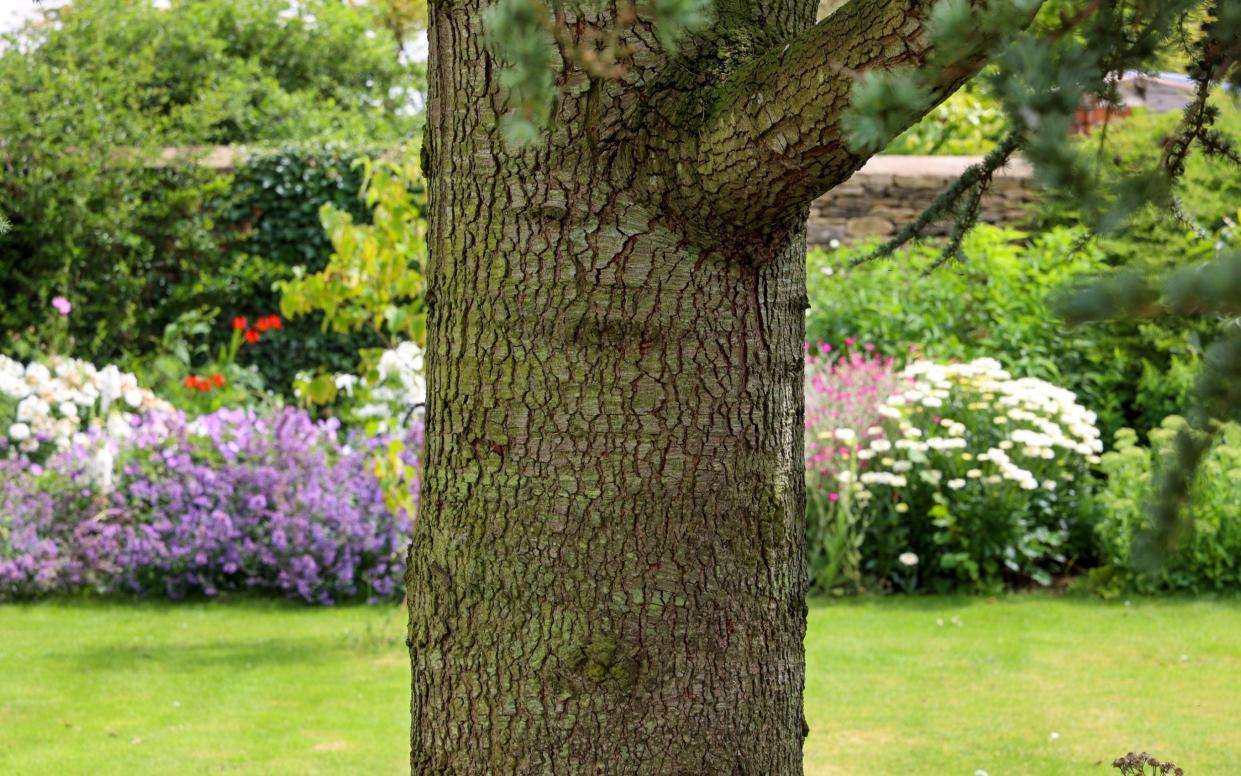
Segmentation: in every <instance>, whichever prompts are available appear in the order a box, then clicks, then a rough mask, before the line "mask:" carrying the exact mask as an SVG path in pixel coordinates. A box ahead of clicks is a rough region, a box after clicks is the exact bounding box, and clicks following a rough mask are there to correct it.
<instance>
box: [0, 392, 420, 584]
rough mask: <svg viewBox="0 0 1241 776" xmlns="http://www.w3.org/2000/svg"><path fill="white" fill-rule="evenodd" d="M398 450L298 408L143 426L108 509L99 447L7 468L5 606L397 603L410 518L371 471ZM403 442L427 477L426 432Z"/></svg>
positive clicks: (122, 456)
mask: <svg viewBox="0 0 1241 776" xmlns="http://www.w3.org/2000/svg"><path fill="white" fill-rule="evenodd" d="M388 441H389V438H388V437H380V438H370V439H368V438H357V439H349V440H343V439H341V434H340V431H339V424H338V423H337V422H336V421H334V420H328V421H315V420H313V419H312V418H310V417H309V416H308V415H307V414H306V413H305V412H303V411H301V410H296V409H292V408H288V409H284V410H281V411H279V412H277V413H275V414H274V415H272V416H270V417H267V416H260V415H256V414H255V413H253V412H246V411H240V410H227V409H226V410H220V411H218V412H215V413H213V414H211V415H207V416H204V417H202V418H199V419H197V420H196V421H193V422H188V421H187V420H186V418H185V417H184V416H183V415H180V414H153V415H149V416H147V417H146V418H144V419H143V420H142V421H141V422H140V423H137V424H136V425H135V427H134V434H133V437H132V439H131V440H130V442H129V443H128V445H127V447H126V448H125V449H123V450H122V451H121V452H120V453H119V454H118V457H117V464H118V465H117V470H116V476H115V481H114V483H113V488H112V490H111V491H110V492H109V493H106V494H104V493H100V492H98V491H97V490H95V489H93V488H91V487H89V484H88V483H89V480H88V477H87V471H88V464H89V462H90V458H91V447H90V442H91V440H89V439H87V440H86V442H85V443H84V444H80V445H75V446H73V447H71V448H69V449H68V450H66V451H64V452H62V453H60V454H58V455H56V456H54V457H53V458H51V459H49V460H48V461H47V462H46V469H47V471H46V472H44V473H43V474H42V475H36V474H35V473H34V472H33V471H32V468H33V467H31V465H30V463H29V462H28V461H25V460H24V459H21V458H18V459H15V460H9V461H0V526H4V527H5V530H3V531H0V599H4V598H17V597H27V596H31V595H40V594H45V593H51V592H58V591H67V590H73V589H80V588H87V587H89V588H94V589H97V590H100V591H102V592H130V593H143V594H154V595H164V596H168V597H172V598H180V597H184V596H186V595H193V594H201V595H215V594H217V593H219V592H223V591H229V590H258V591H271V592H277V593H280V594H283V595H285V596H289V597H296V598H301V599H303V600H305V601H308V602H311V603H319V604H330V603H333V602H334V601H335V600H337V599H339V598H360V597H366V598H368V599H370V600H378V599H391V598H393V597H396V596H398V595H399V591H400V589H401V580H402V576H403V574H404V560H405V557H404V554H405V547H406V544H407V541H408V536H409V532H410V529H411V516H410V515H408V514H406V513H404V512H403V511H402V512H399V513H396V514H393V513H392V512H390V511H389V510H388V509H387V507H386V506H385V504H384V494H383V490H382V488H381V487H380V485H379V482H378V481H377V480H376V478H375V476H374V474H373V472H372V467H371V466H370V464H369V455H370V453H369V451H370V450H373V449H375V448H377V447H378V446H381V445H386V444H387V443H388ZM404 441H405V444H406V449H405V454H404V455H405V458H406V461H407V462H408V463H410V464H413V465H415V466H416V463H417V455H418V454H419V452H420V451H421V442H422V431H421V428H415V429H413V430H412V431H411V432H410V433H409V435H408V436H407V437H406V438H405V440H404ZM346 442H348V443H349V444H346ZM411 489H412V491H413V495H414V496H415V498H416V496H417V491H418V483H417V482H415V483H412V484H411Z"/></svg>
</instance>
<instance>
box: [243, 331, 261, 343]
mask: <svg viewBox="0 0 1241 776" xmlns="http://www.w3.org/2000/svg"><path fill="white" fill-rule="evenodd" d="M260 339H261V337H260V335H259V330H258V329H246V342H249V343H250V344H251V345H253V344H254V343H256V342H258V341H259V340H260Z"/></svg>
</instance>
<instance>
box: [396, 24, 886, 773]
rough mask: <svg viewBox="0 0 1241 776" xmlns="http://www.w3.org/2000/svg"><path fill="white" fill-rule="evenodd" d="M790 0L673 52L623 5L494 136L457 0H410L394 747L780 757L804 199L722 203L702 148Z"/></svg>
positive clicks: (442, 762) (789, 731) (484, 59)
mask: <svg viewBox="0 0 1241 776" xmlns="http://www.w3.org/2000/svg"><path fill="white" fill-rule="evenodd" d="M815 5H816V3H815V1H814V0H765V2H742V1H741V0H733V1H732V2H725V3H723V4H722V5H721V6H720V7H719V9H718V19H717V22H716V24H715V26H714V27H713V29H712V31H711V33H710V34H708V35H704V36H701V37H699V38H697V39H695V40H693V41H691V42H690V44H689V46H688V47H687V48H686V49H684V50H683V53H682V55H681V57H680V59H678V60H677V61H671V62H670V61H667V60H666V59H665V55H664V54H663V53H662V52H661V51H660V49H659V48H658V46H657V44H655V43H654V36H653V35H652V34H651V33H650V30H649V29H648V28H647V27H646V26H644V25H642V24H639V25H638V26H636V27H635V28H633V29H632V30H631V32H630V33H629V36H628V37H629V40H628V43H629V44H630V45H632V46H634V47H635V48H636V49H637V53H636V54H635V55H634V58H633V61H632V62H631V63H630V65H631V66H630V70H629V73H628V75H627V76H626V77H625V78H624V79H622V80H620V81H612V82H593V83H592V82H591V81H589V80H588V79H586V78H585V77H584V76H583V75H582V74H580V73H575V72H561V73H560V74H559V85H560V87H561V88H562V93H563V95H564V97H563V98H562V99H561V101H560V102H559V103H558V106H557V115H556V121H555V127H556V129H555V131H554V132H553V134H552V135H551V136H550V137H549V138H548V139H547V140H546V142H544V143H542V144H541V145H540V146H539V147H537V148H532V149H525V150H522V151H520V152H518V151H513V150H509V149H506V148H505V147H504V144H503V142H502V141H501V138H500V133H499V130H498V127H497V125H498V117H499V115H501V114H502V113H503V111H504V105H503V101H502V99H503V98H502V94H501V90H500V88H499V86H498V83H497V65H496V63H495V62H494V61H493V60H492V59H491V57H490V55H489V54H488V53H487V52H486V51H485V50H484V48H483V44H482V40H483V38H482V35H481V22H480V16H481V11H482V4H481V2H480V1H479V0H459V1H458V2H437V3H433V4H432V6H431V9H430V13H431V26H430V41H431V51H430V63H429V64H430V96H429V106H428V137H427V140H426V144H425V148H424V156H425V158H424V166H425V168H426V173H427V175H428V179H429V185H430V190H429V193H430V201H429V205H430V241H431V242H430V259H429V266H428V268H427V276H428V299H427V302H428V307H429V327H428V330H429V335H428V344H427V364H428V382H429V389H430V390H429V402H428V407H427V430H428V433H427V440H428V441H427V450H426V458H425V472H424V482H423V501H422V504H423V507H422V513H421V514H420V516H419V519H418V521H417V525H416V527H415V530H414V540H413V546H412V548H411V551H410V559H409V560H410V562H409V572H408V580H407V582H408V588H409V596H408V600H409V613H410V630H409V644H410V654H411V662H412V668H413V694H412V716H413V724H412V731H411V736H412V751H411V760H410V762H411V769H412V772H413V773H415V774H428V775H434V776H441V775H444V774H468V775H469V776H476V775H477V774H567V775H568V774H571V775H574V776H576V775H577V774H679V775H688V774H695V775H697V774H754V775H756V776H783V775H786V774H798V773H801V759H802V746H801V745H802V739H803V737H804V734H805V723H804V721H803V717H802V684H803V673H804V666H803V664H804V659H803V650H802V638H803V635H804V630H805V615H806V609H805V604H804V593H805V586H806V571H805V568H804V551H803V543H804V529H803V522H802V521H803V517H802V511H803V500H804V494H803V484H802V461H801V454H802V360H801V356H802V350H801V347H802V346H801V343H802V337H803V320H804V317H803V315H804V309H805V306H806V297H805V278H804V272H805V264H804V250H805V237H804V234H805V228H804V224H805V218H806V205H805V203H804V202H799V201H795V200H790V201H789V202H787V203H785V204H784V205H783V206H782V207H781V208H780V209H779V213H778V214H775V216H774V217H771V218H767V219H764V220H763V221H762V223H759V224H756V225H755V227H754V228H753V229H746V228H729V229H725V228H723V226H722V223H721V222H719V221H718V220H716V219H714V218H713V217H712V216H711V213H712V211H713V209H714V200H713V199H712V195H713V192H711V191H707V190H706V189H704V188H703V186H702V185H701V184H702V181H703V180H705V179H707V178H709V174H710V172H711V170H710V169H709V168H710V167H712V166H713V165H716V164H717V163H716V162H714V161H712V159H711V156H710V155H706V156H701V155H700V154H699V149H700V148H701V147H702V146H701V145H700V140H701V137H700V131H701V128H702V122H703V118H704V113H703V111H704V109H705V108H707V107H709V106H710V105H711V104H712V103H713V101H714V100H715V99H717V97H718V94H719V92H718V91H717V90H718V89H720V88H725V87H726V85H727V83H728V79H729V78H730V76H731V75H732V74H734V73H735V72H736V70H737V68H738V67H739V66H741V65H743V64H744V63H747V62H750V61H752V60H753V59H754V58H755V57H757V56H760V55H761V54H763V53H764V52H767V51H770V50H772V48H773V47H777V46H782V45H784V43H785V42H786V41H788V40H791V39H793V38H794V37H795V36H798V35H800V34H803V33H805V31H806V30H807V29H808V28H810V26H811V25H812V24H813V18H814V11H815ZM898 5H902V6H903V5H904V4H903V3H899V4H898ZM570 22H571V23H572V24H574V25H576V28H577V29H578V30H579V31H580V30H581V29H582V26H584V25H590V24H596V25H606V24H607V23H608V18H607V16H606V14H605V15H601V16H600V17H598V18H595V17H588V18H580V19H579V18H571V19H570ZM901 29H904V28H903V27H902V28H901ZM712 142H715V141H712ZM733 161H734V160H721V161H720V162H719V164H721V165H725V164H731V163H732V162H733ZM704 164H705V165H706V167H703V166H701V165H704ZM806 201H808V199H807V200H806Z"/></svg>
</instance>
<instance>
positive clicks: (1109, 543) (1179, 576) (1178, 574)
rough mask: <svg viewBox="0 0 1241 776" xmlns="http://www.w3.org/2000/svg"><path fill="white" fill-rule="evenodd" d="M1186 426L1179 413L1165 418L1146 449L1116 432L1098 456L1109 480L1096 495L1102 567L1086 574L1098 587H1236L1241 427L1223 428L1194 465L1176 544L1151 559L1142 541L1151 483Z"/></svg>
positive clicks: (1240, 568) (1240, 565)
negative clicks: (1188, 521)
mask: <svg viewBox="0 0 1241 776" xmlns="http://www.w3.org/2000/svg"><path fill="white" fill-rule="evenodd" d="M1184 426H1185V421H1184V420H1183V419H1182V418H1180V417H1177V416H1172V417H1169V418H1167V419H1166V420H1164V422H1163V423H1162V424H1161V425H1160V426H1159V428H1158V429H1156V430H1154V431H1152V432H1151V434H1150V441H1151V447H1149V448H1147V447H1142V446H1140V445H1139V444H1138V440H1137V435H1136V434H1135V433H1134V432H1133V431H1132V430H1130V429H1122V430H1121V431H1120V432H1118V433H1117V435H1116V449H1115V450H1114V451H1113V452H1109V453H1107V454H1105V455H1104V456H1103V461H1102V464H1101V468H1102V470H1103V473H1104V474H1106V475H1107V482H1106V484H1105V485H1104V487H1103V488H1102V490H1101V492H1100V494H1099V502H1100V506H1101V507H1102V511H1101V515H1102V516H1101V518H1100V520H1099V523H1098V526H1097V528H1096V532H1097V535H1098V539H1099V546H1100V552H1101V554H1102V559H1103V564H1104V565H1103V566H1102V567H1101V568H1100V569H1098V570H1096V571H1095V572H1094V573H1093V575H1092V583H1093V584H1094V585H1095V586H1096V587H1097V588H1099V589H1100V590H1101V591H1103V592H1118V591H1119V590H1121V589H1134V590H1137V591H1139V592H1145V593H1153V592H1162V591H1180V592H1195V593H1197V592H1205V591H1214V590H1231V591H1235V590H1241V521H1239V520H1238V517H1241V426H1238V425H1236V424H1229V425H1225V426H1224V427H1223V428H1222V429H1221V431H1220V434H1219V440H1218V443H1217V444H1216V445H1215V447H1214V448H1212V450H1211V452H1210V453H1209V454H1208V455H1207V457H1206V460H1205V462H1204V463H1203V465H1202V467H1201V469H1200V470H1199V472H1198V477H1197V479H1196V481H1195V483H1194V487H1193V492H1192V497H1191V500H1190V516H1191V518H1192V520H1193V522H1192V527H1191V528H1190V529H1189V531H1188V532H1187V533H1186V534H1185V535H1184V536H1182V537H1181V539H1180V542H1179V543H1178V546H1177V547H1176V549H1174V550H1173V551H1172V552H1171V553H1169V554H1168V555H1167V556H1161V557H1156V556H1153V555H1151V553H1150V552H1149V551H1148V549H1147V548H1146V547H1145V545H1144V542H1143V540H1144V538H1145V532H1146V530H1147V529H1148V528H1150V523H1149V514H1148V511H1147V506H1148V503H1149V500H1150V499H1151V498H1152V497H1153V496H1154V493H1153V492H1152V487H1153V485H1157V484H1158V482H1159V473H1160V470H1161V469H1162V467H1164V466H1165V465H1167V463H1168V462H1169V461H1171V460H1172V459H1173V458H1174V457H1175V455H1176V452H1175V450H1174V441H1175V438H1176V434H1177V432H1178V431H1179V430H1180V429H1181V428H1182V427H1184Z"/></svg>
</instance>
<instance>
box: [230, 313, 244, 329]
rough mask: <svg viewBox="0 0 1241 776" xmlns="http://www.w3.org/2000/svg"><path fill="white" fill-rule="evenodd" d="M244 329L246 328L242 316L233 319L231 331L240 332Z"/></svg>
mask: <svg viewBox="0 0 1241 776" xmlns="http://www.w3.org/2000/svg"><path fill="white" fill-rule="evenodd" d="M244 328H246V317H245V316H244V315H238V316H237V317H236V318H234V319H233V329H235V330H236V331H241V330H242V329H244Z"/></svg>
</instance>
